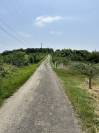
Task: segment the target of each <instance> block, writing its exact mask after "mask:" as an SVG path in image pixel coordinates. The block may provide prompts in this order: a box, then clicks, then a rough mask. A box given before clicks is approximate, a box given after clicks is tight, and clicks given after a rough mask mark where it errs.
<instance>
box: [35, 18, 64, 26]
mask: <svg viewBox="0 0 99 133" xmlns="http://www.w3.org/2000/svg"><path fill="white" fill-rule="evenodd" d="M63 19H64V17H62V16H39V17H37V18H36V19H35V25H36V26H38V27H44V26H45V25H47V24H51V23H54V22H57V21H60V20H63Z"/></svg>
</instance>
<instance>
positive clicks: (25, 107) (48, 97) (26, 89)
mask: <svg viewBox="0 0 99 133" xmlns="http://www.w3.org/2000/svg"><path fill="white" fill-rule="evenodd" d="M0 133H81V131H80V128H79V126H78V124H77V123H76V122H75V118H74V115H73V112H72V107H71V105H70V102H69V100H68V98H67V97H66V96H65V94H64V92H63V90H62V89H61V87H60V84H59V82H58V80H57V77H56V75H55V74H54V72H53V70H52V69H51V66H50V63H49V57H48V58H47V59H46V60H45V61H44V62H43V63H42V64H41V66H40V67H39V68H38V69H37V71H36V72H35V74H34V75H33V76H31V78H30V79H29V80H28V81H27V82H26V83H25V84H24V85H23V86H22V87H21V88H20V89H19V90H18V92H16V93H15V94H14V95H13V96H12V97H11V98H9V99H8V100H7V101H6V102H5V103H4V105H3V106H2V107H1V109H0Z"/></svg>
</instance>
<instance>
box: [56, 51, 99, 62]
mask: <svg viewBox="0 0 99 133" xmlns="http://www.w3.org/2000/svg"><path fill="white" fill-rule="evenodd" d="M53 56H54V57H57V58H58V57H61V58H63V57H64V58H66V59H68V60H72V61H84V62H91V63H99V52H97V51H94V52H89V51H87V50H71V49H63V50H56V51H55V53H54V55H53Z"/></svg>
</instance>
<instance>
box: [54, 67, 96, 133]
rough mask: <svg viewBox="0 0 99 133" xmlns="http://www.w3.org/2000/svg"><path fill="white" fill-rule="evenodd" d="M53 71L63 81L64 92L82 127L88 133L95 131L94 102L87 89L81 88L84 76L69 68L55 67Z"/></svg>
mask: <svg viewBox="0 0 99 133" xmlns="http://www.w3.org/2000/svg"><path fill="white" fill-rule="evenodd" d="M55 71H56V73H57V74H58V76H59V77H60V79H61V80H62V81H63V85H64V89H65V92H66V94H67V95H68V97H69V99H70V101H71V103H72V105H73V107H74V109H75V111H76V113H77V114H78V116H79V117H80V119H81V124H82V129H83V130H86V132H88V133H96V131H95V127H96V126H97V124H96V119H95V118H96V116H95V113H94V102H93V99H92V97H91V96H90V94H89V93H88V91H86V90H85V89H82V88H81V84H82V83H83V82H84V81H85V77H84V76H82V75H80V74H77V73H75V71H73V70H70V69H68V70H63V69H55Z"/></svg>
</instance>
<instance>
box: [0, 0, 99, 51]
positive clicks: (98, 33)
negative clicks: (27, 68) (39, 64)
mask: <svg viewBox="0 0 99 133" xmlns="http://www.w3.org/2000/svg"><path fill="white" fill-rule="evenodd" d="M41 43H42V44H43V47H45V48H46V47H47V48H54V49H63V48H71V49H87V50H92V51H93V50H97V51H98V50H99V0H0V51H4V50H11V49H18V48H36V47H38V48H39V47H40V46H41Z"/></svg>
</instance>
